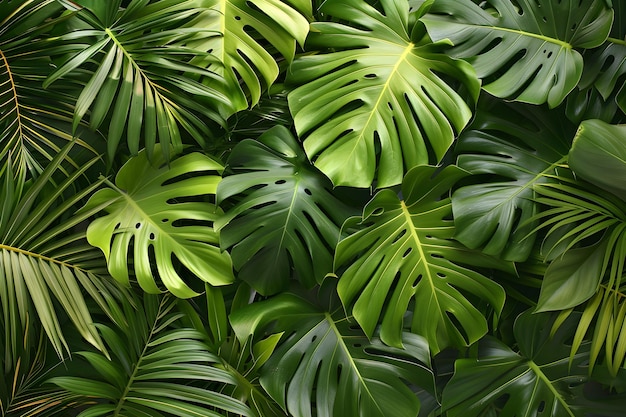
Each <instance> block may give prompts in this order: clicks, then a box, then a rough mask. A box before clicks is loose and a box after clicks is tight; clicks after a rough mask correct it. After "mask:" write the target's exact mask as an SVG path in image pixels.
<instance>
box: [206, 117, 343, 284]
mask: <svg viewBox="0 0 626 417" xmlns="http://www.w3.org/2000/svg"><path fill="white" fill-rule="evenodd" d="M228 165H229V167H230V168H231V169H232V170H233V171H234V172H235V175H230V176H227V177H225V178H224V179H223V180H222V182H221V183H220V185H219V187H218V191H217V196H218V202H220V203H223V202H224V200H227V199H229V198H236V199H238V200H236V201H237V202H236V204H235V205H234V206H233V207H232V208H229V209H228V210H227V212H226V214H225V216H224V217H222V218H221V219H219V220H218V222H217V223H216V226H217V227H218V228H219V229H220V235H221V244H222V247H223V248H232V249H231V251H230V252H231V256H232V259H233V262H234V265H235V268H236V269H238V270H239V275H238V276H239V277H240V278H241V279H243V280H245V281H247V282H248V283H250V285H252V286H253V287H254V288H255V289H256V290H257V291H259V292H261V293H262V294H273V293H276V292H278V291H280V290H283V289H285V288H286V287H287V286H288V284H289V280H290V279H291V276H292V274H293V270H294V269H295V273H296V274H297V276H298V277H299V279H300V280H301V281H302V282H303V283H304V284H305V286H308V287H312V286H314V285H315V284H316V283H317V282H321V280H322V279H323V278H324V276H325V275H326V274H327V273H329V272H331V271H332V259H333V253H332V251H333V249H334V248H335V246H336V245H337V242H338V240H339V235H340V227H341V224H342V223H343V221H344V220H345V219H346V218H347V217H348V216H349V215H350V214H352V210H350V209H349V208H348V207H347V206H346V205H345V204H344V203H342V202H341V201H340V200H338V199H337V197H335V195H334V194H333V190H332V184H331V183H330V181H328V179H327V178H326V177H325V176H324V175H322V174H321V173H320V172H319V171H318V170H316V169H315V168H314V167H312V166H311V164H310V163H309V162H308V160H307V159H306V156H305V155H304V154H303V152H302V150H301V148H300V146H299V144H298V142H297V141H296V140H295V139H294V137H293V136H292V135H291V133H289V131H288V130H287V129H286V128H285V127H282V126H277V127H275V128H273V129H270V130H269V131H267V132H266V133H265V134H263V135H262V136H261V137H259V139H258V141H254V140H245V141H243V142H241V143H240V144H239V145H237V146H236V147H235V148H234V149H233V151H232V153H231V155H230V157H229V159H228ZM222 205H224V204H222Z"/></svg>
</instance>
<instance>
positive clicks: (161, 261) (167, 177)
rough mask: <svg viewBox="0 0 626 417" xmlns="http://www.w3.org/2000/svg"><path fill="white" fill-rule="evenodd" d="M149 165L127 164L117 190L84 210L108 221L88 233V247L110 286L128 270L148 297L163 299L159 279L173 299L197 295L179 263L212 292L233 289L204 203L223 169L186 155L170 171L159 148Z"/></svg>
mask: <svg viewBox="0 0 626 417" xmlns="http://www.w3.org/2000/svg"><path fill="white" fill-rule="evenodd" d="M153 158H154V159H153V161H152V163H151V162H150V161H148V157H147V154H146V152H145V151H142V152H141V153H140V154H139V155H138V156H136V157H134V158H131V159H130V160H129V161H128V162H127V163H126V164H125V165H124V166H123V167H122V168H121V169H120V170H119V172H118V174H117V177H116V180H115V184H111V183H109V186H110V188H106V189H102V190H99V191H98V192H97V193H95V194H94V195H93V196H92V197H91V198H90V199H89V201H88V202H87V205H86V206H85V208H84V210H94V211H96V210H104V211H105V212H106V213H107V214H106V215H105V216H103V217H99V218H97V219H96V220H94V221H93V222H91V224H90V225H89V227H88V229H87V239H88V241H89V243H90V244H92V245H94V246H96V247H99V248H100V249H101V250H102V252H104V255H105V256H106V258H107V262H108V268H109V272H110V273H111V275H112V276H113V277H114V278H115V279H117V280H118V281H120V282H122V283H125V284H128V281H129V270H130V269H131V267H132V268H133V269H134V271H135V276H136V278H137V281H138V282H139V284H140V285H141V287H142V288H143V289H144V290H145V291H147V292H150V293H158V292H160V291H161V288H160V286H159V284H158V283H157V281H158V280H159V278H160V281H161V283H162V284H163V285H164V286H165V288H167V290H169V291H170V292H171V293H172V294H174V295H176V296H177V297H193V296H195V295H197V293H196V292H195V291H193V290H192V289H191V288H189V286H187V284H186V283H185V281H184V280H183V278H184V277H182V276H181V274H180V272H179V271H180V268H178V263H180V264H182V266H184V267H185V268H187V269H188V270H189V272H191V273H192V274H193V275H195V276H196V277H198V278H200V279H202V280H204V281H206V282H209V283H210V284H212V285H224V284H228V283H230V282H232V281H233V275H232V270H231V262H230V257H229V256H228V254H227V253H223V252H221V251H220V249H219V247H218V236H217V234H216V232H215V231H214V229H213V227H212V223H213V222H214V221H215V219H216V218H217V217H218V212H217V210H216V207H215V206H214V205H213V204H211V203H208V202H206V201H203V198H202V197H203V196H206V195H212V194H215V191H216V189H217V184H218V183H219V181H220V179H221V178H220V176H219V175H216V174H215V171H221V170H222V166H221V164H219V163H218V162H216V161H214V160H212V159H210V158H209V157H207V156H205V155H203V154H200V153H190V154H187V155H185V156H182V157H180V158H178V159H176V160H175V161H173V162H171V163H170V165H169V166H168V165H165V164H164V157H163V155H162V153H161V152H160V147H159V146H157V147H156V148H155V154H154V155H153ZM191 174H193V175H191ZM190 175H191V176H190ZM175 261H177V263H175Z"/></svg>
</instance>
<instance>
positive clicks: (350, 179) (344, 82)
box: [288, 0, 479, 187]
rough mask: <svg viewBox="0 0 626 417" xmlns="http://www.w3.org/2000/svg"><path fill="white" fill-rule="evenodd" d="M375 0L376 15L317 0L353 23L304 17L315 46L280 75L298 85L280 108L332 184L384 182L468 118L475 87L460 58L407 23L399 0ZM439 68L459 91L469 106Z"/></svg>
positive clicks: (444, 142) (366, 8) (431, 154)
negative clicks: (462, 88)
mask: <svg viewBox="0 0 626 417" xmlns="http://www.w3.org/2000/svg"><path fill="white" fill-rule="evenodd" d="M380 5H381V7H382V9H383V10H382V11H379V10H378V9H376V8H374V7H372V6H370V5H369V4H368V3H367V2H363V1H359V0H348V1H338V0H330V1H326V2H324V3H323V6H322V8H321V11H322V12H323V13H325V14H328V15H330V16H333V17H334V18H337V19H343V20H344V21H346V22H354V23H357V24H358V25H359V26H360V27H362V29H358V28H355V27H351V26H348V25H346V24H340V23H332V22H316V23H313V24H312V32H311V34H310V36H309V38H308V39H307V45H309V46H310V47H311V48H317V49H320V50H322V51H325V52H324V53H318V54H314V55H308V56H304V57H301V58H299V59H296V60H295V61H294V63H293V65H292V66H291V69H290V71H289V74H288V81H289V82H290V83H292V84H296V85H298V86H299V87H297V88H295V89H294V90H293V91H292V92H291V93H290V94H289V107H290V108H291V111H292V113H293V115H294V122H295V126H296V130H297V131H298V134H299V135H300V136H301V137H304V149H305V150H306V153H307V155H308V156H309V158H310V159H311V160H312V161H313V162H314V163H315V166H316V167H317V168H319V169H320V170H321V171H322V172H324V173H325V174H326V175H327V176H328V177H329V178H330V179H331V180H332V181H333V183H334V184H335V185H349V186H355V187H369V186H370V185H371V184H372V182H373V181H374V179H375V178H376V180H377V186H379V187H387V186H390V185H395V184H399V183H400V182H401V181H402V177H403V175H404V173H405V172H406V171H408V170H409V169H410V168H412V167H414V166H416V165H419V164H428V163H433V162H435V163H436V162H439V161H440V160H441V158H442V157H443V155H444V154H445V153H446V151H447V150H448V148H449V147H450V145H451V144H452V142H453V141H454V138H455V135H456V134H457V133H458V132H459V131H461V129H463V127H465V125H466V123H467V122H468V121H469V119H470V118H471V116H472V111H471V108H470V105H473V102H474V101H475V100H476V99H477V94H478V91H479V84H478V81H477V79H476V77H475V75H474V73H473V70H472V69H471V67H470V66H469V65H468V64H467V63H466V62H463V61H460V60H459V61H457V60H454V59H451V58H449V57H448V56H446V55H444V54H442V53H441V49H442V46H441V45H436V44H433V43H432V42H431V41H430V39H428V37H427V36H423V31H421V30H414V27H409V21H410V19H409V4H408V3H407V2H406V1H404V0H382V1H381V2H380ZM414 25H420V23H419V22H418V23H414ZM414 38H415V39H414ZM444 74H445V76H446V77H447V76H450V77H451V78H452V79H456V80H458V81H460V82H461V83H462V84H463V85H464V86H465V87H466V89H467V91H468V93H469V94H468V95H469V97H471V98H470V99H469V102H470V105H468V103H466V100H464V99H463V98H462V97H461V96H460V95H459V94H458V93H457V91H456V90H457V89H458V88H457V87H453V86H451V85H450V84H448V83H447V82H446V81H444V79H442V77H443V75H444ZM446 79H447V78H446ZM377 166H378V173H377V174H376V167H377Z"/></svg>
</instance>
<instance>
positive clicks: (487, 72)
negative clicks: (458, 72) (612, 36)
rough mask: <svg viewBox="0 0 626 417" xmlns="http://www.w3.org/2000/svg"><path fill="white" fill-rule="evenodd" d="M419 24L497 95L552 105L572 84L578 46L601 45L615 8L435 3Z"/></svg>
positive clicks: (541, 0) (590, 0)
mask: <svg viewBox="0 0 626 417" xmlns="http://www.w3.org/2000/svg"><path fill="white" fill-rule="evenodd" d="M429 12H430V14H428V15H427V16H426V17H424V18H423V19H422V21H423V22H424V23H425V24H426V27H427V29H428V33H429V35H430V36H431V37H432V38H433V39H434V40H436V41H437V40H442V39H448V40H450V41H451V42H452V43H453V45H454V47H453V48H452V49H451V50H450V53H451V54H452V55H453V56H455V57H459V58H464V59H467V60H468V61H469V62H470V63H471V64H472V66H473V67H474V69H475V70H476V74H477V75H478V77H479V78H481V79H482V80H483V88H484V89H485V90H486V91H487V92H489V93H490V94H493V95H495V96H497V97H501V98H506V99H514V100H518V101H522V102H526V103H533V104H542V103H548V104H549V106H550V107H551V108H553V107H556V106H558V105H559V104H560V103H561V102H562V101H563V99H564V98H565V97H566V96H567V94H568V93H569V92H570V91H572V89H573V88H574V87H575V86H576V84H577V83H578V81H579V80H580V77H581V75H582V71H583V58H582V56H581V55H580V53H579V52H578V51H577V50H576V48H593V47H596V46H599V45H601V44H602V43H603V42H604V40H605V39H606V38H607V36H608V35H609V32H610V30H611V23H612V22H613V10H612V9H610V8H608V7H607V5H606V3H605V2H604V1H600V0H582V1H578V0H566V1H557V2H554V1H551V0H537V1H531V0H518V1H509V0H490V1H487V2H484V3H482V8H481V6H479V5H477V4H476V3H475V2H473V1H472V0H435V2H434V3H433V6H432V7H431V8H430V10H429Z"/></svg>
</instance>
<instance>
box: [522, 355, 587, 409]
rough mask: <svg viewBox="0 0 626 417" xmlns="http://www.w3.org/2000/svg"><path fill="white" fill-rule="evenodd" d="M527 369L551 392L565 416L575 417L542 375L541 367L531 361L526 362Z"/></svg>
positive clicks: (561, 397) (559, 394) (550, 382)
mask: <svg viewBox="0 0 626 417" xmlns="http://www.w3.org/2000/svg"><path fill="white" fill-rule="evenodd" d="M528 367H529V368H530V369H531V370H532V371H533V372H534V373H535V375H537V378H538V379H539V380H541V382H543V383H544V384H545V385H546V386H547V387H548V389H549V390H550V392H552V394H553V395H554V397H555V398H556V400H557V401H558V402H559V403H560V404H561V407H563V409H564V410H565V411H566V412H567V414H569V415H570V416H571V417H576V416H575V415H574V414H573V413H572V411H571V410H570V407H569V405H568V404H567V402H565V400H564V399H563V396H562V395H561V393H560V392H558V391H557V390H556V388H554V385H553V384H552V381H550V379H548V377H547V376H546V375H545V374H544V373H543V371H542V370H541V367H539V366H538V365H537V364H536V363H535V362H533V361H532V360H529V361H528Z"/></svg>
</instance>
